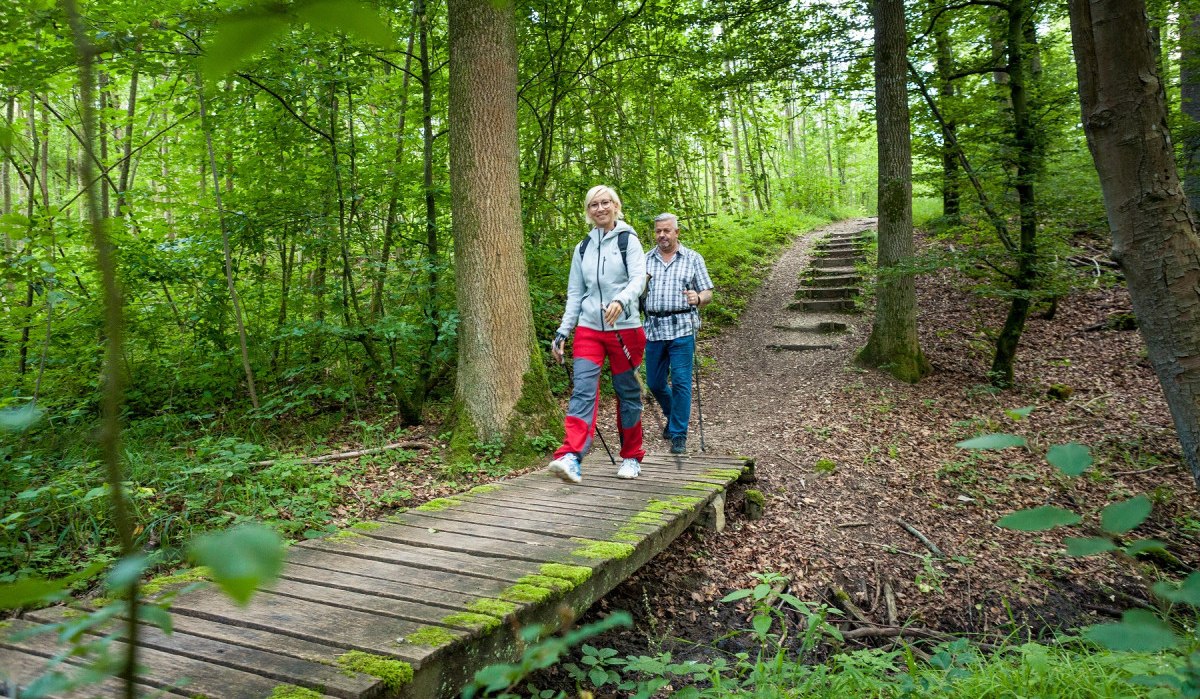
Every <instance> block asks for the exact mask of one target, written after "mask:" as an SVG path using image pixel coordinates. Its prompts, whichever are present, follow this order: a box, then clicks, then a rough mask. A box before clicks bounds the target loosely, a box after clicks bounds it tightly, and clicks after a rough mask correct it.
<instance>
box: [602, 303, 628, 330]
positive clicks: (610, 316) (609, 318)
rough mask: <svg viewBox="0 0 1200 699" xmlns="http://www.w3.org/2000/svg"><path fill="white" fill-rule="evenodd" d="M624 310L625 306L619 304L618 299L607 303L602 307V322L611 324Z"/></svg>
mask: <svg viewBox="0 0 1200 699" xmlns="http://www.w3.org/2000/svg"><path fill="white" fill-rule="evenodd" d="M624 310H625V307H624V306H622V305H621V302H620V301H613V302H612V303H610V304H608V308H605V309H604V322H605V323H606V324H608V325H613V324H614V323H616V322H617V318H620V317H621V313H622V312H623V311H624Z"/></svg>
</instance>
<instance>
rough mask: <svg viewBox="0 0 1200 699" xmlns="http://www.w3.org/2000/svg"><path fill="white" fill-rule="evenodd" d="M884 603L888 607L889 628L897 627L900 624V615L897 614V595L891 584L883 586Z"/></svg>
mask: <svg viewBox="0 0 1200 699" xmlns="http://www.w3.org/2000/svg"><path fill="white" fill-rule="evenodd" d="M883 601H884V604H886V605H887V620H888V625H889V626H895V625H896V624H897V623H899V621H900V619H899V615H897V614H896V593H895V591H894V590H892V584H891V583H884V584H883Z"/></svg>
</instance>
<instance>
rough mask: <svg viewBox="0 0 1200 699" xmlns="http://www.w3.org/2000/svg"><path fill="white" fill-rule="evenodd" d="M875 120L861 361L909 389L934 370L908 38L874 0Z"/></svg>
mask: <svg viewBox="0 0 1200 699" xmlns="http://www.w3.org/2000/svg"><path fill="white" fill-rule="evenodd" d="M871 13H872V16H873V17H874V20H875V121H876V124H877V126H878V132H879V136H878V143H879V145H878V148H879V262H878V267H879V284H878V289H877V293H876V301H875V322H874V324H873V325H872V326H871V336H870V337H869V338H868V339H867V345H866V347H864V348H863V349H862V350H861V351H860V352H859V353H858V357H857V361H858V362H860V363H862V364H865V365H868V366H874V367H880V368H886V369H887V371H888V372H889V373H891V374H892V376H895V377H896V378H898V379H900V380H901V381H908V382H910V383H912V382H916V381H919V380H921V377H923V376H925V375H926V374H928V373H929V372H930V371H931V370H932V368H931V367H930V365H929V361H928V360H927V359H925V354H924V353H923V352H921V345H920V343H919V341H918V340H917V294H916V285H915V283H914V281H913V275H912V273H905V272H903V271H901V270H900V269H899V268H900V266H901V265H903V264H904V263H905V262H906V261H909V260H911V259H912V257H913V235H912V143H911V135H910V133H909V118H908V90H907V87H908V81H907V78H906V75H907V65H908V62H907V60H906V55H907V40H906V37H905V25H904V1H903V0H874V1H873V2H872V3H871Z"/></svg>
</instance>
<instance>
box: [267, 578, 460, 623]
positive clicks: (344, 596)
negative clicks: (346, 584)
mask: <svg viewBox="0 0 1200 699" xmlns="http://www.w3.org/2000/svg"><path fill="white" fill-rule="evenodd" d="M271 594H274V595H280V596H283V597H291V598H293V599H298V600H311V601H314V602H320V603H321V604H322V605H327V606H330V607H338V608H340V609H349V610H353V611H358V612H366V613H368V614H373V615H376V616H384V617H392V618H393V619H403V620H405V621H411V622H414V623H416V624H422V625H430V624H436V625H441V626H454V625H453V624H441V623H440V620H441V619H442V618H443V617H446V616H448V615H450V614H453V613H454V611H453V610H450V609H447V608H445V607H434V606H430V605H427V604H421V603H419V602H410V601H408V600H398V599H395V598H394V597H383V596H379V595H373V594H366V593H363V592H358V591H355V590H344V589H342V588H338V587H327V586H322V585H316V584H312V583H307V582H300V581H297V580H278V581H276V583H275V584H274V585H272V586H271ZM460 627H461V625H460ZM463 628H467V627H463Z"/></svg>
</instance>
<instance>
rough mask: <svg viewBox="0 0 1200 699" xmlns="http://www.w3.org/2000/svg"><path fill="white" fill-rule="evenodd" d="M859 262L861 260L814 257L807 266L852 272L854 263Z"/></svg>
mask: <svg viewBox="0 0 1200 699" xmlns="http://www.w3.org/2000/svg"><path fill="white" fill-rule="evenodd" d="M861 260H862V258H841V257H815V258H813V260H812V261H811V262H809V266H810V267H814V268H816V269H847V270H853V269H854V263H855V262H856V261H861Z"/></svg>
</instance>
